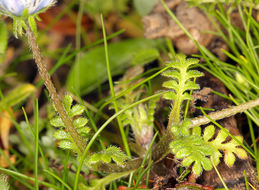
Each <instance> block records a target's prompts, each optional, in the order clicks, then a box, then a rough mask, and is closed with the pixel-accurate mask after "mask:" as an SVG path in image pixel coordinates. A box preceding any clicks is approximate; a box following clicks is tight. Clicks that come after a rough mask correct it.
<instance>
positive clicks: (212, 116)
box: [190, 98, 259, 127]
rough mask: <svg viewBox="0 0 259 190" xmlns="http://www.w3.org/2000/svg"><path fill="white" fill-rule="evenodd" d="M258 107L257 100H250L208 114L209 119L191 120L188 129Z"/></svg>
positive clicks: (202, 117)
mask: <svg viewBox="0 0 259 190" xmlns="http://www.w3.org/2000/svg"><path fill="white" fill-rule="evenodd" d="M256 106H259V98H258V99H256V100H251V101H249V102H246V103H243V104H240V105H238V106H232V107H229V108H226V109H223V110H220V111H217V112H212V113H210V114H208V116H209V118H208V117H206V116H200V117H196V118H193V119H192V125H191V126H190V127H195V126H200V125H205V124H208V123H210V120H211V119H212V120H219V119H223V118H226V117H230V116H232V115H235V114H237V113H240V112H244V111H246V110H248V109H250V108H253V107H256Z"/></svg>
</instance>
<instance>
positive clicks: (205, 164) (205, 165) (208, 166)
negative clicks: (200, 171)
mask: <svg viewBox="0 0 259 190" xmlns="http://www.w3.org/2000/svg"><path fill="white" fill-rule="evenodd" d="M201 165H202V167H203V168H204V170H206V171H209V170H211V169H212V164H211V161H210V159H208V158H204V159H202V160H201Z"/></svg>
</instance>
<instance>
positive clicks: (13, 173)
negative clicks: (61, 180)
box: [0, 167, 59, 190]
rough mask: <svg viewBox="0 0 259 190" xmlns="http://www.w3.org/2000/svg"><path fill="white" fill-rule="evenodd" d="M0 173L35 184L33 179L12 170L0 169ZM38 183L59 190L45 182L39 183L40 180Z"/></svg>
mask: <svg viewBox="0 0 259 190" xmlns="http://www.w3.org/2000/svg"><path fill="white" fill-rule="evenodd" d="M0 171H2V172H4V173H7V174H9V175H13V176H17V177H20V178H22V179H25V180H29V181H32V182H35V178H33V177H29V176H26V175H24V174H22V173H19V172H15V171H12V170H9V169H5V168H2V167H0ZM38 183H39V184H41V185H44V186H46V187H50V188H53V189H57V190H59V187H57V186H55V185H53V184H50V183H47V182H44V181H41V180H38Z"/></svg>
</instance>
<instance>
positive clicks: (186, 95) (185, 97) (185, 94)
mask: <svg viewBox="0 0 259 190" xmlns="http://www.w3.org/2000/svg"><path fill="white" fill-rule="evenodd" d="M181 99H182V100H192V99H193V97H192V96H191V95H190V94H189V93H187V92H185V93H183V95H182V96H181Z"/></svg>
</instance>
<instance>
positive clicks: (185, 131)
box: [180, 125, 191, 136]
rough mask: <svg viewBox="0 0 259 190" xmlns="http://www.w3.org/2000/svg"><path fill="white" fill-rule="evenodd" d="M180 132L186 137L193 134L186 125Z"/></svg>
mask: <svg viewBox="0 0 259 190" xmlns="http://www.w3.org/2000/svg"><path fill="white" fill-rule="evenodd" d="M180 132H181V134H182V135H184V136H189V135H190V133H191V132H190V129H189V127H188V126H186V125H182V126H181V127H180Z"/></svg>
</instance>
